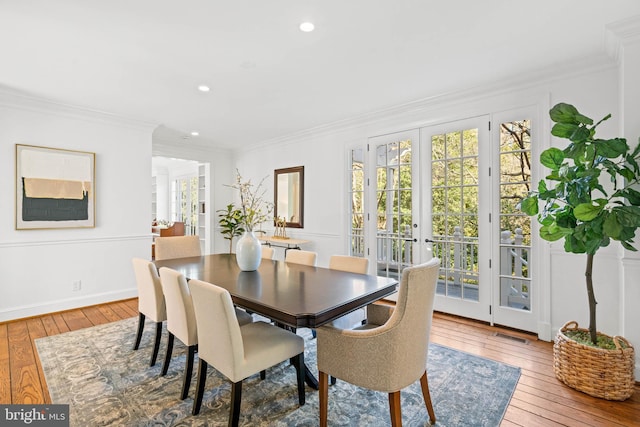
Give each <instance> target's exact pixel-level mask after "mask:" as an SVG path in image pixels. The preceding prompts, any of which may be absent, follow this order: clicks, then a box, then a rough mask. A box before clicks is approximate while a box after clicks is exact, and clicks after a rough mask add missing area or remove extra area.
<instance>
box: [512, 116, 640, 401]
mask: <svg viewBox="0 0 640 427" xmlns="http://www.w3.org/2000/svg"><path fill="white" fill-rule="evenodd" d="M549 114H550V117H551V120H552V121H553V122H554V123H555V124H554V126H553V128H552V130H551V134H552V135H554V136H557V137H560V138H566V139H568V140H569V144H568V145H567V147H566V148H565V149H563V150H561V149H559V148H549V149H547V150H545V151H543V152H542V154H541V155H540V162H541V163H542V165H544V166H545V167H547V168H549V169H550V170H551V172H550V173H549V174H548V175H547V177H546V180H541V181H540V182H539V183H538V189H537V191H533V192H531V193H530V194H529V195H528V196H527V197H526V198H524V199H523V200H522V201H521V204H520V208H521V210H522V211H523V212H525V213H526V214H528V215H537V219H538V222H539V223H540V224H541V227H540V237H542V238H543V239H545V240H548V241H556V240H560V239H564V250H565V251H566V252H570V253H577V254H586V270H585V280H586V289H587V296H588V301H589V329H588V330H586V329H580V328H578V325H577V323H576V322H569V323H567V324H566V325H565V326H564V327H563V328H561V330H560V331H559V332H558V336H557V337H556V341H555V344H554V370H555V373H556V376H557V377H558V379H560V380H561V381H563V382H564V383H565V384H567V385H569V386H571V387H573V388H576V389H578V390H580V391H583V392H586V393H588V394H591V395H593V396H597V397H602V398H605V399H609V400H624V399H626V398H628V397H629V396H631V394H633V388H634V378H633V368H634V363H635V355H634V349H633V347H632V346H631V345H630V344H629V342H628V341H626V340H624V338H621V337H613V338H612V337H609V336H607V335H604V334H601V333H598V332H597V328H596V297H595V294H594V290H593V279H592V272H593V260H594V257H595V254H596V253H597V251H598V249H600V248H601V247H605V246H608V245H609V244H610V243H611V240H617V241H619V242H620V243H621V244H622V246H623V247H624V248H625V249H628V250H631V251H636V248H635V247H634V246H633V239H634V237H635V233H636V230H637V229H638V227H640V192H638V191H636V190H635V189H633V188H632V187H633V186H634V185H635V184H637V183H638V181H639V180H640V167H639V166H638V161H639V157H640V144H639V145H637V146H636V147H635V149H633V151H631V149H630V148H629V145H628V144H627V141H626V140H625V139H624V138H612V139H597V138H596V137H595V132H596V127H597V126H598V125H599V124H600V123H602V122H603V121H605V120H607V119H609V118H610V117H611V115H610V114H609V115H607V116H606V117H604V118H603V119H602V120H600V121H599V122H598V123H596V124H593V120H592V119H590V118H589V117H586V116H584V115H582V114H580V113H579V112H578V110H577V109H576V108H575V107H574V106H573V105H570V104H564V103H560V104H557V105H556V106H554V107H553V108H552V109H551V110H550V112H549ZM607 176H608V177H609V178H610V181H611V185H607V186H608V187H612V189H605V185H604V183H603V181H604V180H603V179H601V178H604V177H607ZM547 182H549V183H550V184H552V185H549V184H547ZM539 202H542V209H541V210H539ZM611 347H612V348H613V350H608V348H611Z"/></svg>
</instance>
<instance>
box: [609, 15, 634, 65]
mask: <svg viewBox="0 0 640 427" xmlns="http://www.w3.org/2000/svg"><path fill="white" fill-rule="evenodd" d="M637 42H640V16H632V17H630V18H627V19H623V20H621V21H617V22H613V23H611V24H608V25H606V26H605V47H606V50H607V53H608V54H609V56H611V57H612V58H613V59H614V60H615V61H616V63H617V64H619V63H620V61H621V60H622V50H623V48H624V46H625V45H629V44H633V43H637Z"/></svg>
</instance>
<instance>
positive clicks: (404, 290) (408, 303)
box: [317, 258, 440, 426]
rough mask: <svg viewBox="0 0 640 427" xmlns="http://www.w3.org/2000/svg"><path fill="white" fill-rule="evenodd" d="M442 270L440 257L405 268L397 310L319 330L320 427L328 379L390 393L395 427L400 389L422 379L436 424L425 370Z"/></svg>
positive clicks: (375, 310)
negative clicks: (347, 326)
mask: <svg viewBox="0 0 640 427" xmlns="http://www.w3.org/2000/svg"><path fill="white" fill-rule="evenodd" d="M439 268H440V260H439V259H438V258H433V259H432V260H431V261H429V262H427V263H425V264H421V265H416V266H413V267H407V268H405V269H404V270H403V272H402V279H401V282H400V288H399V290H398V301H397V303H396V306H395V308H394V309H393V310H391V311H389V310H388V309H387V308H386V307H385V306H382V305H380V306H377V305H370V306H369V307H368V313H367V322H368V323H367V324H366V325H363V326H361V327H359V328H356V329H353V330H343V329H337V328H333V327H332V326H329V325H326V326H322V327H320V328H318V329H317V332H318V350H317V351H318V370H319V371H320V374H319V377H320V378H319V388H320V426H326V425H327V410H328V394H329V393H328V376H329V375H331V376H333V377H337V378H339V379H341V380H344V381H346V382H349V383H351V384H354V385H357V386H359V387H364V388H368V389H371V390H377V391H382V392H386V393H389V409H390V413H391V424H392V426H401V425H402V411H401V405H400V390H402V389H403V388H405V387H407V386H409V385H411V384H412V383H414V382H415V381H417V380H418V379H420V385H421V387H422V395H423V398H424V401H425V405H426V407H427V412H428V414H429V420H430V422H431V424H434V423H435V421H436V417H435V414H434V412H433V405H432V404H431V396H430V394H429V385H428V383H427V370H426V366H427V352H428V348H429V347H428V346H429V333H430V331H431V320H432V317H433V303H434V300H435V291H436V281H437V279H438V271H439ZM389 313H390V315H389Z"/></svg>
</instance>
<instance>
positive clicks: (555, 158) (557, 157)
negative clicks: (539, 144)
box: [540, 147, 565, 170]
mask: <svg viewBox="0 0 640 427" xmlns="http://www.w3.org/2000/svg"><path fill="white" fill-rule="evenodd" d="M564 158H565V157H564V153H563V152H562V150H560V149H559V148H555V147H552V148H548V149H546V150H544V151H543V152H542V153H541V154H540V163H542V164H543V165H544V166H546V167H548V168H549V169H551V170H558V169H559V168H560V166H562V162H563V161H564Z"/></svg>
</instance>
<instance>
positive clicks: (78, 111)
mask: <svg viewBox="0 0 640 427" xmlns="http://www.w3.org/2000/svg"><path fill="white" fill-rule="evenodd" d="M0 106H3V107H8V108H13V109H20V110H25V111H31V112H35V113H41V114H53V115H57V116H60V117H65V118H72V119H79V120H85V121H90V122H94V123H103V124H109V125H116V126H122V127H127V128H131V129H135V130H140V131H143V132H152V131H153V130H154V129H155V128H156V127H158V124H157V123H153V122H149V121H145V120H140V119H135V118H131V117H126V116H122V115H118V114H114V113H108V112H104V111H98V110H93V109H90V108H85V107H80V106H77V105H71V104H65V103H61V102H57V101H53V100H50V99H45V98H39V97H36V96H32V95H28V94H25V93H22V92H19V91H16V90H13V89H10V88H7V87H5V86H1V85H0Z"/></svg>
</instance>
